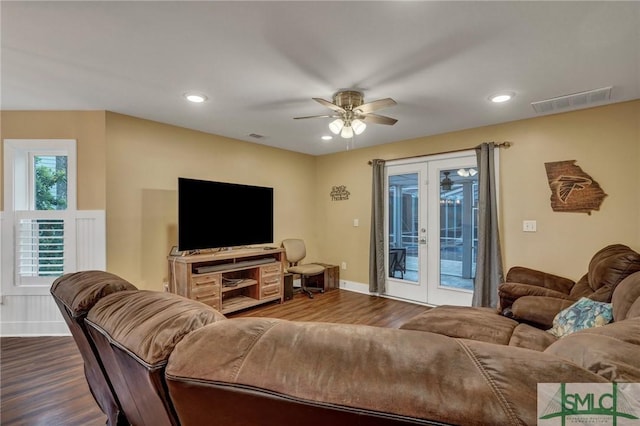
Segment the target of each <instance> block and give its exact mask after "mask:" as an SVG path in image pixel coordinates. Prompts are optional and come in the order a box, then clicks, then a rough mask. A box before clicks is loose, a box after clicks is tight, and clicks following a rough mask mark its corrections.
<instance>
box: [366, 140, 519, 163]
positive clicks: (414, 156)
mask: <svg viewBox="0 0 640 426" xmlns="http://www.w3.org/2000/svg"><path fill="white" fill-rule="evenodd" d="M511 145H512V143H511V142H509V141H505V142H499V143H496V144H494V146H495V147H497V148H509V147H510V146H511ZM472 149H476V147H473V148H462V149H453V150H451V151H443V152H434V153H431V154H421V155H412V156H410V157H400V158H391V159H388V160H384V161H396V160H408V159H410V158H418V157H426V156H427V155H438V154H453V153H456V152H463V151H471V150H472ZM368 164H369V165H372V164H373V161H371V160H369V161H368Z"/></svg>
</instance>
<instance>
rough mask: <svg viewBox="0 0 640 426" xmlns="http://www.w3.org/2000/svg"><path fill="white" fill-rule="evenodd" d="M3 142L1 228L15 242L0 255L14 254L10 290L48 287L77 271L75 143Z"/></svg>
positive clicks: (59, 141) (56, 141)
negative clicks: (59, 277)
mask: <svg viewBox="0 0 640 426" xmlns="http://www.w3.org/2000/svg"><path fill="white" fill-rule="evenodd" d="M4 142H5V145H4V158H5V170H4V172H5V203H4V206H5V215H6V216H7V217H6V218H5V219H6V220H4V221H3V222H7V223H6V224H3V226H5V230H6V231H9V230H8V229H7V228H6V227H10V231H9V232H7V233H6V234H5V235H12V236H13V238H6V240H11V246H10V247H7V246H6V245H5V246H4V247H3V252H4V251H5V250H6V253H12V254H13V256H11V257H12V258H13V259H12V262H13V266H14V267H13V268H10V269H13V270H14V274H13V275H14V277H13V280H12V281H13V283H14V286H18V287H21V286H22V287H30V286H31V287H33V286H35V287H48V286H50V285H51V283H52V282H53V280H54V279H55V277H58V276H60V275H62V274H63V273H65V272H68V271H71V270H74V268H75V223H74V222H75V216H76V215H75V213H76V142H75V141H74V140H57V139H56V140H5V141H4ZM3 234H4V232H3ZM3 244H5V243H4V242H3ZM3 266H5V265H3ZM3 270H4V267H3Z"/></svg>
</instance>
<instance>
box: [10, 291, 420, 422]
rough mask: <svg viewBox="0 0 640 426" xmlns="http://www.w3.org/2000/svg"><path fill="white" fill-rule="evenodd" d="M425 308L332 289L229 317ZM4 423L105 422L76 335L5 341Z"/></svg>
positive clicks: (376, 318) (361, 314)
mask: <svg viewBox="0 0 640 426" xmlns="http://www.w3.org/2000/svg"><path fill="white" fill-rule="evenodd" d="M426 309H428V308H426V307H424V306H419V305H414V304H410V303H405V302H400V301H396V300H391V299H386V298H381V297H373V296H368V295H364V294H357V293H353V292H349V291H344V290H333V291H329V292H327V293H324V294H316V295H315V297H314V298H313V299H309V298H308V297H307V296H305V295H302V294H297V295H295V297H294V298H293V300H290V301H287V302H285V303H283V304H277V303H272V304H269V305H264V306H262V307H258V308H254V309H252V310H248V311H244V312H240V313H236V314H233V315H228V317H241V316H263V317H274V318H283V319H288V320H293V321H323V322H333V323H344V324H365V325H372V326H379V327H390V328H397V327H399V326H400V325H401V324H402V323H404V322H406V321H407V320H409V319H410V318H412V317H413V316H415V315H418V314H420V313H422V312H424V311H425V310H426ZM0 346H1V359H0V377H1V383H0V424H2V425H3V426H8V425H25V426H36V425H37V426H40V425H47V426H50V425H64V426H73V425H78V426H80V425H81V426H86V425H103V424H105V422H106V416H105V415H104V414H102V412H101V411H100V409H99V408H98V406H97V405H96V403H95V401H94V400H93V397H92V396H91V393H90V392H89V387H88V385H87V383H86V381H85V378H84V373H83V370H82V358H81V357H80V353H79V352H78V350H77V348H76V345H75V343H74V341H73V339H72V338H71V337H26V338H21V337H4V338H2V339H0Z"/></svg>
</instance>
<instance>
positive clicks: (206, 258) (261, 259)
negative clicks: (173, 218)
mask: <svg viewBox="0 0 640 426" xmlns="http://www.w3.org/2000/svg"><path fill="white" fill-rule="evenodd" d="M168 262H169V291H170V292H172V293H176V294H179V295H181V296H185V297H188V298H190V299H195V300H198V301H200V302H203V303H206V304H207V305H210V306H212V307H214V308H215V309H217V310H218V311H220V312H222V313H223V314H228V313H231V312H235V311H239V310H241V309H246V308H250V307H252V306H256V305H260V304H262V303H267V302H272V301H276V300H277V301H280V302H282V299H283V296H284V279H283V270H284V268H283V262H284V249H282V248H269V249H263V248H252V249H236V250H225V251H218V252H214V253H207V254H194V255H188V256H169V257H168Z"/></svg>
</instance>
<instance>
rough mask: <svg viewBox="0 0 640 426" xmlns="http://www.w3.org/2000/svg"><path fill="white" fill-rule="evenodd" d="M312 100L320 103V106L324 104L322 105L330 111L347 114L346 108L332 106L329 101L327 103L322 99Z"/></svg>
mask: <svg viewBox="0 0 640 426" xmlns="http://www.w3.org/2000/svg"><path fill="white" fill-rule="evenodd" d="M311 99H313V100H314V101H316V102H318V103H320V104H322V105H324V106H326V107H327V108H330V109H332V110H334V111H337V112H342V113H344V112H345V110H344V108H342V107H339V106H338V105H336V104H332V103H331V102H329V101H325V100H324V99H320V98H311Z"/></svg>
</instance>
